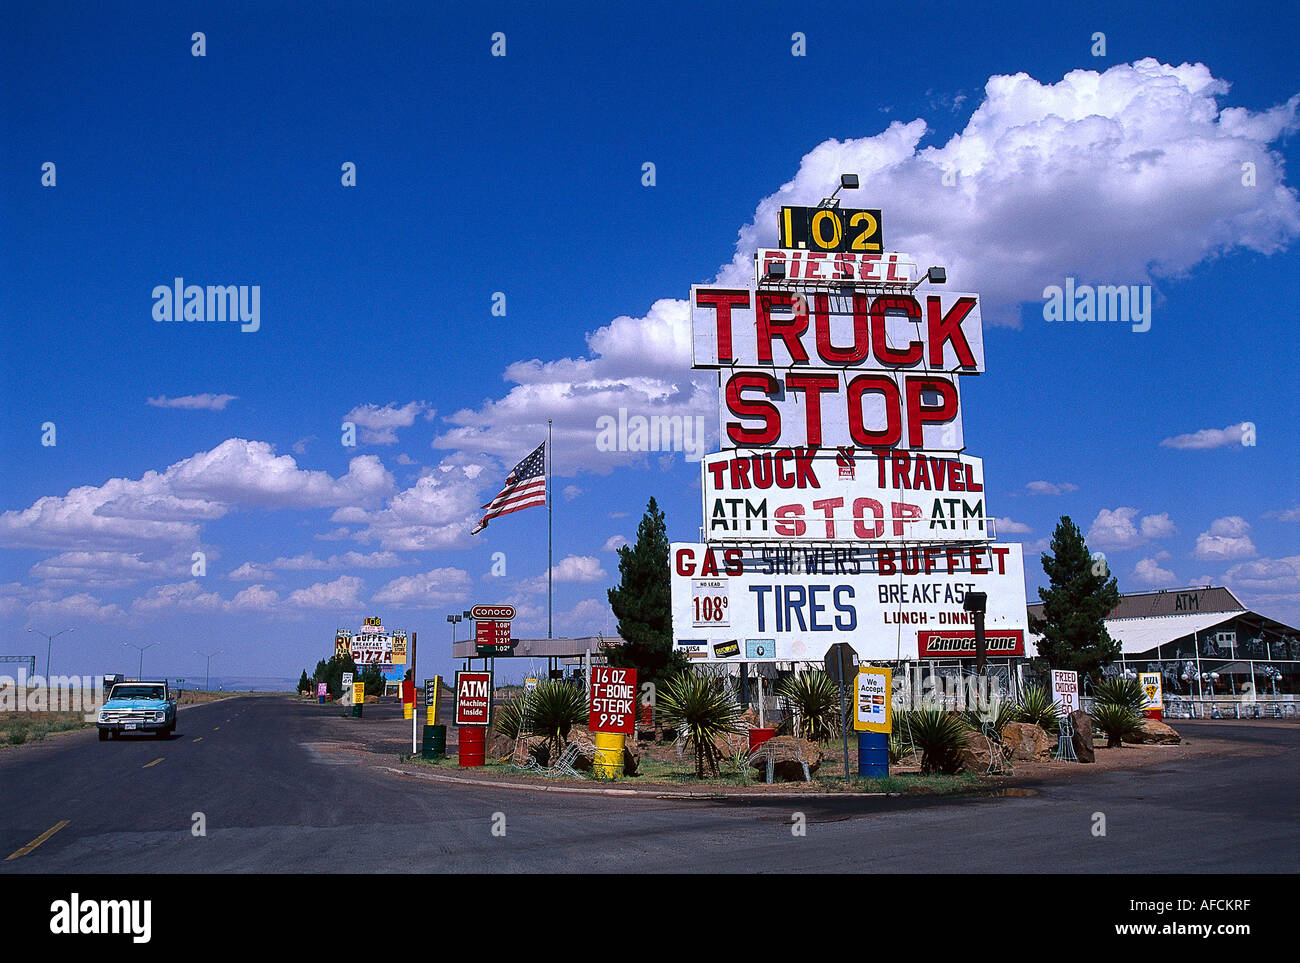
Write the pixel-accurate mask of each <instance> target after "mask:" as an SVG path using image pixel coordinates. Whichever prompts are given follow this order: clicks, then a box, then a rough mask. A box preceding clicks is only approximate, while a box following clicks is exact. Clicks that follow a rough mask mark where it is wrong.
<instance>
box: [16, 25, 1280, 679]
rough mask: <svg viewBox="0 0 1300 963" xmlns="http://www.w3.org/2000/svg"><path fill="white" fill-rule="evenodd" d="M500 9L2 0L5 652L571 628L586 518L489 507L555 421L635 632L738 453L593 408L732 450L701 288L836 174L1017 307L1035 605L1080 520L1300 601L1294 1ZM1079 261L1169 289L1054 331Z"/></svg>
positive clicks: (997, 367)
mask: <svg viewBox="0 0 1300 963" xmlns="http://www.w3.org/2000/svg"><path fill="white" fill-rule="evenodd" d="M472 6H473V9H471V10H463V9H459V8H458V7H452V6H446V7H445V8H441V9H435V8H434V5H426V4H387V5H383V6H382V9H380V10H379V11H375V10H373V9H370V8H369V7H368V6H363V5H348V4H311V5H287V4H275V3H272V4H266V3H257V4H222V5H215V4H209V5H202V4H183V3H181V4H177V3H169V4H157V5H153V4H144V3H133V4H102V5H95V6H94V8H93V9H85V8H83V7H81V6H80V5H68V4H58V3H55V4H44V5H40V6H37V7H33V6H30V5H22V6H19V5H17V4H6V11H5V22H6V30H5V31H4V33H3V37H0V51H2V53H3V56H2V57H0V63H2V64H3V66H2V67H0V70H2V71H3V73H2V74H0V77H2V81H0V96H3V111H2V112H0V125H2V126H0V159H2V160H3V163H2V164H0V176H3V178H4V182H3V191H2V192H0V219H2V221H0V226H2V227H3V230H0V245H3V248H2V250H3V260H2V262H0V312H2V315H3V331H4V337H3V348H2V350H3V354H2V355H0V358H2V360H3V365H4V369H5V371H6V377H5V379H4V407H5V417H4V418H3V422H2V427H0V432H2V433H3V434H0V444H2V445H3V452H4V456H5V470H4V473H3V478H2V480H0V546H3V548H4V553H3V556H2V557H0V559H2V560H0V566H2V568H0V633H3V638H4V639H5V642H4V643H3V645H0V650H3V651H4V652H6V653H9V652H13V653H18V654H25V653H27V652H35V651H37V650H38V649H39V648H42V646H35V645H33V644H32V641H33V640H34V639H35V638H36V637H35V636H33V635H29V634H27V633H26V632H25V629H26V628H28V627H33V628H37V629H41V630H43V631H46V632H53V631H56V630H58V629H60V628H63V627H65V626H75V627H76V632H75V633H73V635H71V636H64V637H61V638H60V639H59V640H58V641H57V642H56V653H55V660H54V669H55V671H56V672H60V671H62V672H74V671H76V672H98V671H108V670H112V669H114V668H118V667H121V666H123V665H124V664H125V662H124V653H126V654H127V655H130V656H131V659H130V661H131V662H132V663H133V662H134V654H133V653H127V650H125V649H124V648H123V647H122V642H123V641H132V642H138V643H143V642H151V641H159V642H160V643H161V644H160V645H159V646H158V647H157V648H156V649H152V650H150V653H149V655H148V656H147V662H148V663H149V665H148V666H147V668H152V669H153V670H154V671H157V672H167V673H169V674H172V675H190V676H193V675H194V674H195V673H196V672H198V671H199V670H200V669H201V668H202V664H203V663H202V660H201V659H199V658H198V657H197V656H195V655H193V651H194V650H195V649H200V650H204V651H211V650H213V649H217V648H220V649H222V650H223V651H224V652H225V653H227V655H224V656H223V657H222V658H223V659H224V660H225V662H224V664H223V665H222V666H221V668H222V670H223V671H225V672H228V673H232V674H233V673H236V672H238V673H240V674H245V675H276V676H289V675H292V676H295V677H296V676H297V673H298V671H299V670H300V669H301V668H303V667H307V668H310V667H311V666H312V665H314V664H315V662H316V660H317V659H318V658H321V657H323V656H325V655H328V652H329V646H330V642H331V638H332V632H333V629H334V627H335V626H336V625H337V624H348V625H352V626H355V625H357V624H358V623H359V622H360V620H361V618H362V617H363V616H365V615H369V614H379V615H382V616H383V617H384V619H385V621H386V622H387V623H389V624H394V625H398V626H402V627H406V628H408V629H414V630H417V631H419V632H421V633H422V637H423V638H424V639H428V640H430V641H432V642H434V643H435V646H433V647H431V646H429V645H428V644H427V643H426V644H425V645H423V646H422V652H423V653H424V655H425V658H422V660H421V661H422V663H423V664H424V667H425V668H430V669H432V668H436V669H440V670H442V671H446V670H449V669H450V668H451V661H450V658H449V656H448V651H447V645H446V643H447V642H448V640H449V633H448V631H447V628H448V627H447V625H446V623H445V621H444V616H445V614H446V613H447V612H451V611H460V610H461V609H463V608H467V607H468V606H469V604H471V603H475V602H499V601H513V602H515V603H516V604H518V605H519V607H520V610H521V615H520V622H519V623H518V624H517V625H516V628H515V631H516V634H517V635H534V636H536V635H545V630H546V622H545V594H544V591H542V590H541V589H542V587H543V586H544V583H545V571H546V530H545V521H546V516H545V513H544V512H543V511H541V510H537V509H533V510H530V511H527V512H523V513H520V514H517V515H514V516H511V517H509V518H503V519H499V520H496V521H494V522H493V523H492V524H491V525H490V526H489V528H488V529H487V530H486V531H485V532H483V533H482V534H480V535H477V536H474V537H472V538H471V537H470V536H469V534H468V533H469V529H470V528H471V527H472V524H473V521H474V520H475V518H476V517H477V506H478V505H480V504H482V503H483V502H486V501H487V500H488V499H490V498H491V497H492V495H494V494H495V493H496V490H497V488H498V487H499V485H500V483H501V480H502V478H503V476H504V473H505V471H506V470H507V469H508V468H509V466H510V465H513V464H514V463H515V461H517V460H518V459H519V458H522V457H523V456H524V455H525V454H527V453H528V452H529V451H531V450H532V448H533V447H535V446H536V445H537V444H538V443H539V442H540V441H541V440H543V438H544V436H545V420H546V418H547V417H551V418H554V419H555V430H556V447H555V467H556V469H557V475H558V477H557V478H556V479H555V480H554V493H555V532H556V537H555V560H556V563H557V571H556V579H557V582H556V603H555V609H556V634H557V635H558V634H583V635H585V634H592V633H594V632H597V631H605V632H610V631H612V629H613V624H614V623H613V619H612V616H611V615H610V614H609V611H608V606H607V604H606V602H605V590H606V589H607V588H608V587H609V586H610V585H612V584H614V582H615V580H616V578H617V557H616V555H615V554H614V551H613V550H612V549H613V547H615V546H616V545H617V544H618V541H619V539H620V538H625V539H631V538H633V537H634V535H635V528H636V524H637V521H638V520H639V518H640V516H641V513H642V511H643V510H644V507H645V503H646V501H647V499H648V498H649V497H651V496H654V497H656V498H657V499H658V500H659V501H660V503H661V504H662V506H663V507H664V508H665V509H666V511H667V514H668V522H669V529H670V535H671V536H672V537H673V538H674V539H678V540H688V539H692V538H694V537H695V534H696V531H697V527H698V525H699V510H700V505H699V491H698V466H697V465H695V464H694V463H690V462H688V461H687V460H686V459H685V458H684V457H683V455H682V454H681V453H668V454H664V455H660V454H651V455H649V456H646V455H644V454H637V453H631V452H601V451H599V450H598V449H597V447H596V445H595V436H596V428H595V426H596V420H597V418H599V417H600V416H602V415H611V414H616V413H617V410H618V408H620V407H625V408H627V409H628V411H629V412H631V413H638V412H639V413H643V414H652V413H664V414H669V415H673V414H680V415H683V416H690V417H694V416H697V415H699V416H703V418H704V421H705V424H706V425H707V426H708V428H709V430H710V432H711V436H710V443H711V444H714V443H716V397H715V394H714V393H713V389H712V388H710V386H709V382H710V375H709V373H708V372H692V371H691V370H690V367H689V350H688V349H687V350H686V351H685V353H683V350H682V346H683V345H688V343H689V339H688V337H687V336H686V334H685V333H684V332H688V326H687V325H686V323H685V318H686V313H685V305H684V299H685V298H686V296H687V294H688V291H689V288H690V285H691V284H693V283H706V282H710V281H713V280H714V279H715V278H720V279H721V280H723V281H728V280H731V281H734V280H736V279H737V278H738V277H739V276H740V275H739V274H738V272H739V270H740V269H739V268H737V267H736V266H735V265H737V264H744V263H745V261H746V259H747V258H748V257H750V255H752V251H753V248H754V246H755V245H756V244H760V243H761V244H771V243H772V242H773V241H774V239H775V230H776V221H775V216H774V212H775V209H776V207H777V206H779V205H780V204H781V203H812V204H815V203H816V201H817V200H818V199H819V198H820V197H821V196H823V195H824V194H825V193H828V192H829V190H830V188H831V187H832V186H833V184H834V179H835V176H836V175H837V174H838V173H839V172H841V171H843V170H851V171H858V172H860V173H861V174H862V176H863V189H862V190H860V191H858V192H857V194H856V196H854V195H848V196H846V197H845V201H846V204H847V205H849V206H862V207H880V208H882V209H883V211H884V215H883V226H884V236H885V242H886V248H888V249H891V250H902V251H906V252H909V253H912V254H914V255H916V256H917V257H918V259H922V260H924V261H925V262H926V263H939V264H945V265H948V267H949V273H950V276H951V280H952V287H953V288H954V289H955V290H964V291H974V292H978V293H980V294H981V295H982V297H983V298H984V318H985V340H986V352H987V366H988V370H987V373H985V374H983V375H980V376H979V377H977V378H967V379H964V382H963V385H962V407H963V418H964V423H965V433H966V439H967V446H968V447H967V451H968V453H970V454H973V455H978V456H980V457H982V458H983V459H984V462H985V474H986V480H987V484H988V491H989V504H990V509H991V511H992V513H993V514H995V515H997V516H998V517H999V518H1000V519H1002V523H1001V532H1002V535H1003V537H1004V538H1010V539H1016V540H1021V541H1023V542H1024V544H1025V546H1026V553H1027V555H1026V565H1025V569H1026V576H1027V578H1028V580H1029V585H1028V588H1029V597H1030V600H1031V601H1032V600H1034V599H1035V598H1036V593H1035V591H1034V589H1035V588H1036V587H1037V586H1038V585H1039V584H1040V583H1041V581H1042V574H1041V568H1040V566H1039V564H1038V558H1037V555H1036V554H1031V553H1034V552H1037V551H1039V550H1041V548H1042V546H1043V544H1044V541H1045V539H1046V538H1048V537H1049V536H1050V534H1051V531H1052V527H1053V525H1054V524H1055V521H1056V519H1057V517H1058V516H1060V515H1062V514H1068V515H1070V516H1071V517H1073V518H1074V519H1075V520H1076V521H1077V522H1078V523H1079V524H1080V526H1081V527H1082V528H1083V529H1084V530H1085V532H1086V533H1088V534H1089V544H1090V547H1092V548H1094V549H1098V550H1103V551H1105V552H1106V554H1107V556H1108V558H1109V559H1110V561H1111V564H1112V567H1113V569H1114V571H1115V572H1116V574H1117V575H1118V577H1119V580H1120V585H1121V588H1122V589H1123V590H1125V591H1135V590H1140V589H1148V588H1158V587H1173V586H1181V585H1190V584H1201V583H1203V582H1205V581H1211V582H1214V583H1215V584H1224V583H1226V584H1228V585H1229V586H1231V587H1233V588H1234V589H1235V590H1236V591H1237V592H1238V594H1239V595H1240V596H1241V597H1242V598H1243V599H1244V600H1245V601H1246V602H1247V603H1248V604H1251V605H1253V606H1254V607H1256V608H1258V609H1259V610H1261V611H1263V612H1265V613H1266V614H1268V615H1271V616H1273V617H1275V618H1280V619H1282V620H1284V621H1289V622H1290V623H1291V624H1297V623H1300V486H1297V483H1296V479H1297V477H1300V470H1298V469H1300V458H1298V456H1297V454H1296V452H1297V442H1298V441H1300V438H1298V437H1297V436H1298V432H1297V430H1296V428H1295V421H1294V412H1295V411H1296V410H1297V408H1298V407H1300V392H1298V391H1297V388H1296V380H1295V377H1294V368H1293V365H1294V362H1295V359H1296V356H1297V351H1296V348H1295V342H1294V340H1293V339H1294V337H1295V335H1294V334H1293V332H1294V330H1295V326H1294V312H1295V307H1294V306H1295V303H1296V301H1297V298H1298V297H1300V280H1298V279H1300V271H1298V270H1297V267H1298V266H1300V260H1298V258H1297V254H1296V241H1297V235H1298V234H1300V205H1298V204H1297V199H1296V193H1295V173H1294V171H1295V169H1296V165H1297V159H1298V158H1297V142H1298V141H1297V137H1296V128H1297V103H1298V101H1297V99H1296V98H1297V95H1298V94H1300V70H1297V68H1296V66H1295V63H1294V57H1293V50H1292V49H1291V48H1292V46H1293V43H1294V39H1293V38H1294V37H1295V36H1296V35H1297V33H1300V29H1298V28H1300V14H1298V13H1297V10H1296V8H1294V7H1292V8H1287V9H1278V8H1274V7H1270V6H1269V5H1250V4H1240V3H1233V4H1215V5H1211V6H1208V7H1198V8H1197V11H1196V14H1195V16H1189V15H1187V13H1186V9H1185V7H1184V6H1183V5H1175V4H1152V5H1147V6H1145V7H1144V8H1143V10H1142V12H1140V13H1135V12H1133V11H1132V9H1131V8H1129V7H1127V6H1123V5H1118V4H1095V5H1088V6H1087V7H1079V6H1074V5H1071V6H1069V7H1067V8H1062V9H1059V10H1057V9H1050V8H1044V7H1042V6H1039V5H1032V6H1030V5H1026V6H1024V7H1019V8H1017V7H1006V6H1003V7H997V8H993V7H981V6H971V5H965V6H962V7H960V8H953V7H952V5H949V4H919V5H918V4H910V5H907V6H906V8H901V7H880V8H876V9H869V8H861V9H858V8H854V11H855V12H854V13H853V15H852V16H847V15H846V13H845V11H846V10H847V9H848V8H845V7H844V6H843V5H842V4H822V5H803V4H801V5H799V6H798V8H797V9H796V8H792V7H791V6H789V5H777V4H750V5H746V6H745V8H744V9H743V11H741V10H738V9H736V8H734V6H732V5H721V4H707V3H691V4H663V5H652V6H636V7H628V8H626V9H619V10H609V9H605V8H604V5H600V4H594V3H593V4H584V3H565V4H542V5H528V6H524V5H481V4H475V5H472ZM195 31H202V32H203V33H204V34H205V38H206V55H205V56H203V57H195V56H193V55H192V52H191V47H192V40H191V36H192V34H193V33H194V32H195ZM498 31H499V32H501V33H503V34H504V35H505V44H506V49H505V53H506V55H505V56H504V57H494V56H492V55H491V47H492V35H493V34H494V33H495V32H498ZM1098 32H1100V33H1104V34H1105V44H1106V51H1105V55H1104V56H1094V55H1093V53H1092V50H1093V48H1094V46H1095V43H1096V42H1095V40H1094V34H1096V33H1098ZM796 33H799V34H802V35H803V36H804V42H805V45H806V53H805V55H804V56H795V55H794V54H793V52H792V47H793V45H794V40H793V35H794V34H796ZM1022 74H1023V76H1018V75H1022ZM46 162H51V163H53V164H54V165H55V176H56V183H55V185H54V186H43V185H42V182H41V181H42V165H43V164H45V163H46ZM345 162H352V163H354V164H355V165H356V186H355V187H345V186H343V185H342V183H341V177H342V174H341V170H340V168H341V165H342V164H344V163H345ZM646 162H650V163H653V164H654V165H655V183H654V185H653V186H643V184H642V179H643V167H642V165H643V164H645V163H646ZM1244 163H1251V164H1254V165H1255V166H1254V178H1255V180H1254V183H1253V185H1247V184H1244V183H1243V178H1244V177H1245V174H1244V173H1243V168H1242V164H1244ZM949 170H950V171H953V172H955V174H956V177H955V178H952V179H951V180H953V181H954V183H951V184H945V183H943V181H942V180H941V174H942V173H943V172H944V171H949ZM931 259H932V260H931ZM175 277H184V278H185V279H186V281H187V283H196V284H201V285H207V284H221V285H225V284H236V285H241V284H242V285H257V286H259V288H260V292H261V302H260V305H261V313H260V329H259V330H257V331H255V332H243V331H241V330H240V329H239V327H238V325H232V324H206V325H205V324H187V323H183V322H179V323H170V324H169V323H158V322H155V321H154V320H153V319H152V316H151V312H152V309H153V300H152V297H151V292H152V291H153V289H154V287H155V286H157V285H170V284H171V283H172V280H173V278H175ZM1066 277H1075V278H1077V279H1078V281H1079V283H1093V284H1149V285H1151V287H1152V293H1153V310H1152V323H1151V328H1150V330H1149V331H1146V332H1141V333H1139V332H1134V331H1132V330H1131V329H1130V327H1129V326H1127V325H1122V324H1109V325H1107V324H1097V323H1093V324H1080V323H1076V324H1067V323H1055V324H1049V323H1047V322H1046V321H1044V319H1043V290H1044V288H1045V287H1047V286H1048V285H1053V284H1056V285H1061V284H1063V283H1064V279H1065V278H1066ZM495 292H502V293H504V295H505V303H506V313H505V316H504V317H502V316H494V315H493V313H492V310H491V309H492V303H493V301H492V299H493V295H494V293H495ZM223 396H233V397H229V398H225V397H223ZM150 399H153V402H152V403H151V401H150ZM349 418H351V420H352V421H353V422H354V423H356V424H357V425H358V430H359V433H360V437H359V440H358V444H357V445H356V446H355V447H345V446H344V445H342V444H341V443H340V440H341V437H342V433H341V430H340V425H341V424H342V422H343V421H345V420H348V419H349ZM47 422H48V423H53V424H54V426H55V440H56V443H55V444H54V445H53V446H49V445H42V444H41V439H42V434H43V429H42V425H44V424H45V423H47ZM1242 423H1249V424H1250V425H1253V426H1254V441H1255V443H1254V444H1253V445H1252V444H1242V442H1241V438H1240V435H1241V429H1240V426H1241V425H1242ZM195 551H202V552H203V553H204V555H205V557H206V574H204V575H203V576H201V577H194V576H192V574H191V565H192V563H191V557H192V553H193V552H195ZM495 552H503V553H505V562H506V575H505V576H504V577H496V576H493V575H492V574H491V569H492V565H493V553H495ZM431 650H432V651H436V653H437V661H436V662H435V664H434V666H432V667H430V666H429V664H428V662H427V661H425V659H427V657H428V653H429V652H430V651H431ZM40 665H41V668H42V669H44V661H43V659H42V660H41V663H40ZM215 667H216V666H215V665H214V668H215ZM421 674H423V672H422V673H421Z"/></svg>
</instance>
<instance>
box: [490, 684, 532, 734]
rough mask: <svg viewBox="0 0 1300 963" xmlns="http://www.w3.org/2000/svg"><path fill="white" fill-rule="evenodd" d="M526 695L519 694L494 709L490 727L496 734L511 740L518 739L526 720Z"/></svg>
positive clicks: (523, 693)
mask: <svg viewBox="0 0 1300 963" xmlns="http://www.w3.org/2000/svg"><path fill="white" fill-rule="evenodd" d="M528 695H529V694H528V693H526V692H521V693H520V694H519V695H517V696H515V697H514V698H513V699H511V700H510V701H509V702H505V703H503V704H501V705H499V706H497V707H496V710H495V712H493V717H494V718H493V720H492V727H493V728H494V729H496V731H497V732H499V733H501V734H502V735H503V736H509V737H510V738H511V739H518V738H519V731H520V729H523V728H525V720H526V719H527V718H528Z"/></svg>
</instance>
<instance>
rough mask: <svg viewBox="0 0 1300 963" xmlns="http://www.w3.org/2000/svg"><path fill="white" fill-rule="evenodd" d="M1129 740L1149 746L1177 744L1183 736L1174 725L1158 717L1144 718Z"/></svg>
mask: <svg viewBox="0 0 1300 963" xmlns="http://www.w3.org/2000/svg"><path fill="white" fill-rule="evenodd" d="M1127 741H1128V742H1132V743H1137V744H1139V745H1148V746H1176V745H1178V744H1179V743H1180V742H1182V741H1183V737H1182V736H1180V735H1179V734H1178V731H1177V730H1176V729H1174V728H1173V727H1172V726H1167V725H1165V724H1164V723H1163V722H1160V721H1158V720H1156V719H1143V720H1142V721H1141V722H1140V723H1138V727H1137V729H1136V730H1135V731H1134V732H1133V733H1132V734H1131V735H1129V737H1128V739H1127Z"/></svg>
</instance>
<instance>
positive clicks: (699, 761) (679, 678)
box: [655, 669, 742, 779]
mask: <svg viewBox="0 0 1300 963" xmlns="http://www.w3.org/2000/svg"><path fill="white" fill-rule="evenodd" d="M655 698H656V703H655V708H656V710H657V711H658V712H659V713H660V714H661V715H662V717H663V720H664V725H666V726H669V727H671V728H674V729H677V730H678V731H679V732H684V733H685V734H686V737H687V739H688V741H689V742H690V743H692V744H693V745H694V747H695V776H696V778H697V779H703V778H704V776H705V772H706V771H707V772H708V774H709V775H711V776H716V775H717V774H718V761H719V759H720V758H721V756H722V753H721V752H720V751H719V750H718V747H717V745H716V743H715V740H716V739H717V738H718V737H719V736H724V735H727V734H729V733H733V732H739V731H740V717H741V715H742V710H741V708H740V704H739V703H738V702H737V701H736V700H735V699H734V698H733V697H732V695H731V693H730V692H729V691H728V690H727V688H726V687H725V686H722V685H719V684H718V680H716V679H708V678H705V677H703V676H699V675H696V674H695V673H693V672H691V671H690V670H689V669H687V670H686V671H684V672H680V673H678V674H677V675H675V676H673V677H672V678H670V679H669V680H668V681H666V682H664V683H663V684H662V685H660V686H659V690H658V692H656V693H655Z"/></svg>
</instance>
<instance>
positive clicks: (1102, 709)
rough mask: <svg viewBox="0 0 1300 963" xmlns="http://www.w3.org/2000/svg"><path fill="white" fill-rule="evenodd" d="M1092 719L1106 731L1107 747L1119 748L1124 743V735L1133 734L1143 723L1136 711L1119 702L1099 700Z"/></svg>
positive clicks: (1098, 726) (1099, 727)
mask: <svg viewBox="0 0 1300 963" xmlns="http://www.w3.org/2000/svg"><path fill="white" fill-rule="evenodd" d="M1092 721H1093V722H1095V723H1096V724H1097V728H1098V729H1100V730H1102V731H1103V732H1104V733H1106V748H1107V749H1118V748H1119V747H1120V746H1122V745H1123V744H1124V737H1125V736H1132V735H1133V733H1134V732H1136V731H1137V729H1138V727H1139V726H1140V725H1141V724H1142V719H1141V717H1139V716H1138V714H1137V713H1136V712H1134V711H1133V710H1132V709H1130V708H1129V707H1128V706H1126V705H1120V704H1119V703H1117V702H1098V703H1097V706H1096V708H1095V709H1093V710H1092Z"/></svg>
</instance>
